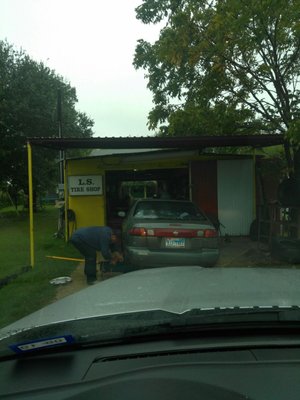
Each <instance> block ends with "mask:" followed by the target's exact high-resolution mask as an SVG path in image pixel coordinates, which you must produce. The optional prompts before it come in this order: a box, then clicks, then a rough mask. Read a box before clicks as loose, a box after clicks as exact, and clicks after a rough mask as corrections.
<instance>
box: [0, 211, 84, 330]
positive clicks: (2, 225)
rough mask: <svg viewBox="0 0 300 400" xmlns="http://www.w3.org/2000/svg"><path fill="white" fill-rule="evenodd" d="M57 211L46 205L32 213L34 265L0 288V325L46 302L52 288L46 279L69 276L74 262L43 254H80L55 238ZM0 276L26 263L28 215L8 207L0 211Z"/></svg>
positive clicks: (50, 296) (74, 264)
mask: <svg viewBox="0 0 300 400" xmlns="http://www.w3.org/2000/svg"><path fill="white" fill-rule="evenodd" d="M57 220H58V210H57V209H55V208H54V207H51V206H48V207H45V209H43V210H41V211H38V212H37V213H36V214H35V215H34V236H35V266H34V268H32V269H31V270H30V271H29V272H26V273H24V274H22V275H20V276H19V277H18V278H16V279H15V280H13V281H12V282H10V283H9V284H8V285H6V286H3V287H2V288H0V327H3V326H5V325H7V324H9V323H11V322H13V321H15V320H17V319H19V318H22V317H23V316H25V315H27V314H29V313H31V312H33V311H36V310H38V309H40V308H41V307H43V306H45V305H47V304H49V303H50V302H52V301H53V300H54V298H55V294H56V287H55V286H53V285H51V284H50V283H49V281H50V280H51V279H52V278H55V277H58V276H65V275H70V274H71V273H72V271H73V270H74V269H75V268H76V267H77V265H78V263H77V262H70V261H60V260H59V261H58V260H53V259H50V258H46V255H55V256H66V257H68V256H69V257H81V256H80V255H79V254H78V252H77V251H76V250H75V249H74V247H73V246H72V245H70V244H69V243H66V242H65V241H64V240H63V239H57V238H56V237H55V236H54V234H55V232H56V231H57ZM0 243H1V245H0V247H1V251H0V279H1V278H4V277H6V276H8V275H11V274H13V273H16V272H18V271H20V270H21V268H22V267H24V266H28V265H30V255H29V218H28V213H27V212H24V211H22V212H20V213H19V215H17V214H16V213H15V212H13V210H12V209H9V208H8V209H5V210H3V209H2V210H1V211H0Z"/></svg>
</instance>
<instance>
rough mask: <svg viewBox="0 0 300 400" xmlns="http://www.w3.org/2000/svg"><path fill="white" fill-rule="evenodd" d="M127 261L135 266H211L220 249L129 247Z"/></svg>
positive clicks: (216, 258)
mask: <svg viewBox="0 0 300 400" xmlns="http://www.w3.org/2000/svg"><path fill="white" fill-rule="evenodd" d="M125 254H126V263H127V264H130V265H132V266H134V267H141V268H145V267H148V268H149V267H165V266H181V265H189V266H193V265H195V266H200V267H211V266H213V265H215V264H216V262H217V261H218V258H219V254H220V252H219V249H202V250H201V251H197V252H191V251H189V252H180V251H176V252H162V251H153V250H151V251H150V250H148V249H143V248H136V247H127V249H126V253H125Z"/></svg>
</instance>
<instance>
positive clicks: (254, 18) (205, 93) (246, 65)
mask: <svg viewBox="0 0 300 400" xmlns="http://www.w3.org/2000/svg"><path fill="white" fill-rule="evenodd" d="M136 13H137V18H138V19H139V20H141V21H142V22H143V23H145V24H156V23H160V24H162V25H163V27H162V29H161V31H160V36H159V38H158V40H157V41H156V42H154V43H152V44H151V43H149V42H147V41H145V40H143V39H140V40H139V41H138V44H137V47H136V51H135V57H134V66H135V67H136V68H142V69H144V70H145V71H146V77H147V79H148V88H149V89H150V90H151V91H152V92H153V101H154V108H153V110H152V111H151V112H150V114H149V126H150V128H152V129H157V128H159V129H160V131H161V132H162V133H163V134H169V135H176V134H184V133H188V134H220V133H221V134H235V133H244V132H245V133H261V132H263V131H265V132H272V133H276V132H282V133H287V134H288V135H289V137H290V139H291V141H293V139H295V138H296V137H297V131H298V126H299V121H300V115H299V102H300V92H299V73H300V2H299V1H298V0H144V1H143V3H142V4H141V5H140V6H139V7H138V8H137V9H136ZM298 137H299V133H298Z"/></svg>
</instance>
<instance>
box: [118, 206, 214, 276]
mask: <svg viewBox="0 0 300 400" xmlns="http://www.w3.org/2000/svg"><path fill="white" fill-rule="evenodd" d="M122 237H123V250H124V255H125V262H126V263H127V264H128V265H130V266H133V267H140V268H149V267H161V266H179V265H197V266H202V267H211V266H213V265H214V264H215V263H216V262H217V260H218V257H219V234H218V231H217V230H216V228H215V227H214V225H213V224H212V222H211V221H210V220H209V219H208V218H207V217H206V216H205V214H204V213H203V212H201V211H200V210H199V209H197V207H196V206H195V205H194V204H193V203H192V202H191V201H178V200H156V199H147V200H146V199H145V200H138V201H136V202H135V204H134V205H133V206H132V208H131V209H130V211H129V213H128V215H127V217H126V218H125V220H124V222H123V225H122Z"/></svg>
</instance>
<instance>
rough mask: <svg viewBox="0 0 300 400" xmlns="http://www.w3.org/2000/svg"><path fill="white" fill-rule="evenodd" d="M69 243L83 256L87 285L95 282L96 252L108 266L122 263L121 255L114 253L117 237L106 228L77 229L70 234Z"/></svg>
mask: <svg viewBox="0 0 300 400" xmlns="http://www.w3.org/2000/svg"><path fill="white" fill-rule="evenodd" d="M70 242H71V243H72V244H73V246H74V247H75V248H76V249H77V250H78V251H79V252H80V253H81V254H82V255H83V256H84V261H85V265H84V273H85V275H86V280H87V284H88V285H92V284H93V283H95V282H96V280H97V276H96V273H97V269H96V266H97V251H100V252H101V254H102V256H103V258H104V259H105V261H108V262H109V263H110V264H113V265H115V264H116V263H117V262H122V261H123V256H122V254H121V253H120V252H118V251H116V245H117V242H118V238H117V235H116V234H115V233H114V232H113V231H112V229H111V228H109V227H108V226H90V227H86V228H79V229H77V230H76V231H75V232H74V233H73V234H72V236H71V238H70Z"/></svg>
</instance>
